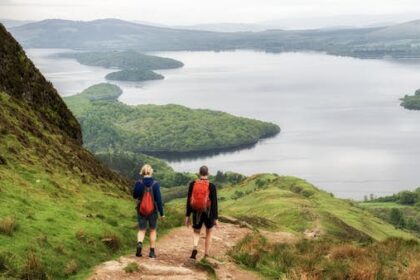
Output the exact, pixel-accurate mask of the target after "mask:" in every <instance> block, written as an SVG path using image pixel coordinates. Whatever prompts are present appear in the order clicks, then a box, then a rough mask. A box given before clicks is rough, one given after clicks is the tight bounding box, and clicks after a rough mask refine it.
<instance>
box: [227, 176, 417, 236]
mask: <svg viewBox="0 0 420 280" xmlns="http://www.w3.org/2000/svg"><path fill="white" fill-rule="evenodd" d="M219 197H220V209H221V213H222V214H223V215H228V216H234V217H237V218H238V219H240V220H244V221H247V222H248V223H250V224H253V225H255V226H257V227H260V228H267V229H268V230H283V231H289V232H292V233H295V234H297V235H302V234H303V233H304V232H305V231H306V230H314V229H317V230H319V231H320V232H321V233H322V235H324V236H330V237H334V238H340V239H342V240H362V241H364V240H371V239H373V240H384V239H386V238H388V237H392V236H396V237H404V238H411V237H413V236H412V235H411V234H410V233H407V232H404V231H401V230H398V229H395V228H394V227H393V226H392V225H390V224H388V223H386V222H384V221H383V220H381V219H379V218H376V217H375V216H373V215H372V214H371V213H369V212H368V211H365V210H363V209H361V208H359V207H357V205H355V204H354V203H353V202H351V201H346V200H342V199H337V198H334V197H333V196H331V194H329V193H327V192H324V191H321V190H319V189H317V188H315V187H314V186H313V185H311V184H310V183H308V182H306V181H305V180H302V179H298V178H294V177H287V176H277V175H270V174H265V175H256V176H253V177H250V178H248V179H246V180H245V181H243V182H242V183H240V184H238V185H234V186H231V187H225V188H223V189H221V190H220V191H219Z"/></svg>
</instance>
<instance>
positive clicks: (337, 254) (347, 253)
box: [330, 244, 364, 260]
mask: <svg viewBox="0 0 420 280" xmlns="http://www.w3.org/2000/svg"><path fill="white" fill-rule="evenodd" d="M363 253H364V251H363V249H361V248H358V247H355V246H353V245H350V244H344V245H341V246H337V247H334V248H332V250H331V252H330V256H331V259H333V260H343V259H355V258H359V257H361V256H362V255H363Z"/></svg>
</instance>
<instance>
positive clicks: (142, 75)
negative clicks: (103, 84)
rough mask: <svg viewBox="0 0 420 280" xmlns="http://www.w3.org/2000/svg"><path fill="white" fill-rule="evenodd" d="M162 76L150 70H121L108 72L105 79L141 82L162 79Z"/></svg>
mask: <svg viewBox="0 0 420 280" xmlns="http://www.w3.org/2000/svg"><path fill="white" fill-rule="evenodd" d="M163 78H164V77H163V76H162V75H160V74H158V73H155V72H153V71H151V70H142V69H134V70H121V71H117V72H112V73H109V74H108V75H106V76H105V79H107V80H110V81H128V82H143V81H152V80H162V79H163Z"/></svg>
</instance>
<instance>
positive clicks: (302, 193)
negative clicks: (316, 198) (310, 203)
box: [301, 190, 315, 197]
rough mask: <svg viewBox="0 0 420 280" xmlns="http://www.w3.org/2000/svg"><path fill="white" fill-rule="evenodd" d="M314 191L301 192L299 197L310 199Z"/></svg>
mask: <svg viewBox="0 0 420 280" xmlns="http://www.w3.org/2000/svg"><path fill="white" fill-rule="evenodd" d="M314 193H315V192H314V191H311V190H303V191H302V192H301V195H303V196H304V197H311V196H313V195H314Z"/></svg>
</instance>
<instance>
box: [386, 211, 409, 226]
mask: <svg viewBox="0 0 420 280" xmlns="http://www.w3.org/2000/svg"><path fill="white" fill-rule="evenodd" d="M389 219H390V222H391V224H393V225H394V226H395V227H396V228H404V227H405V224H406V223H405V219H404V215H403V213H402V212H401V210H400V209H398V208H392V209H391V212H390V214H389Z"/></svg>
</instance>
